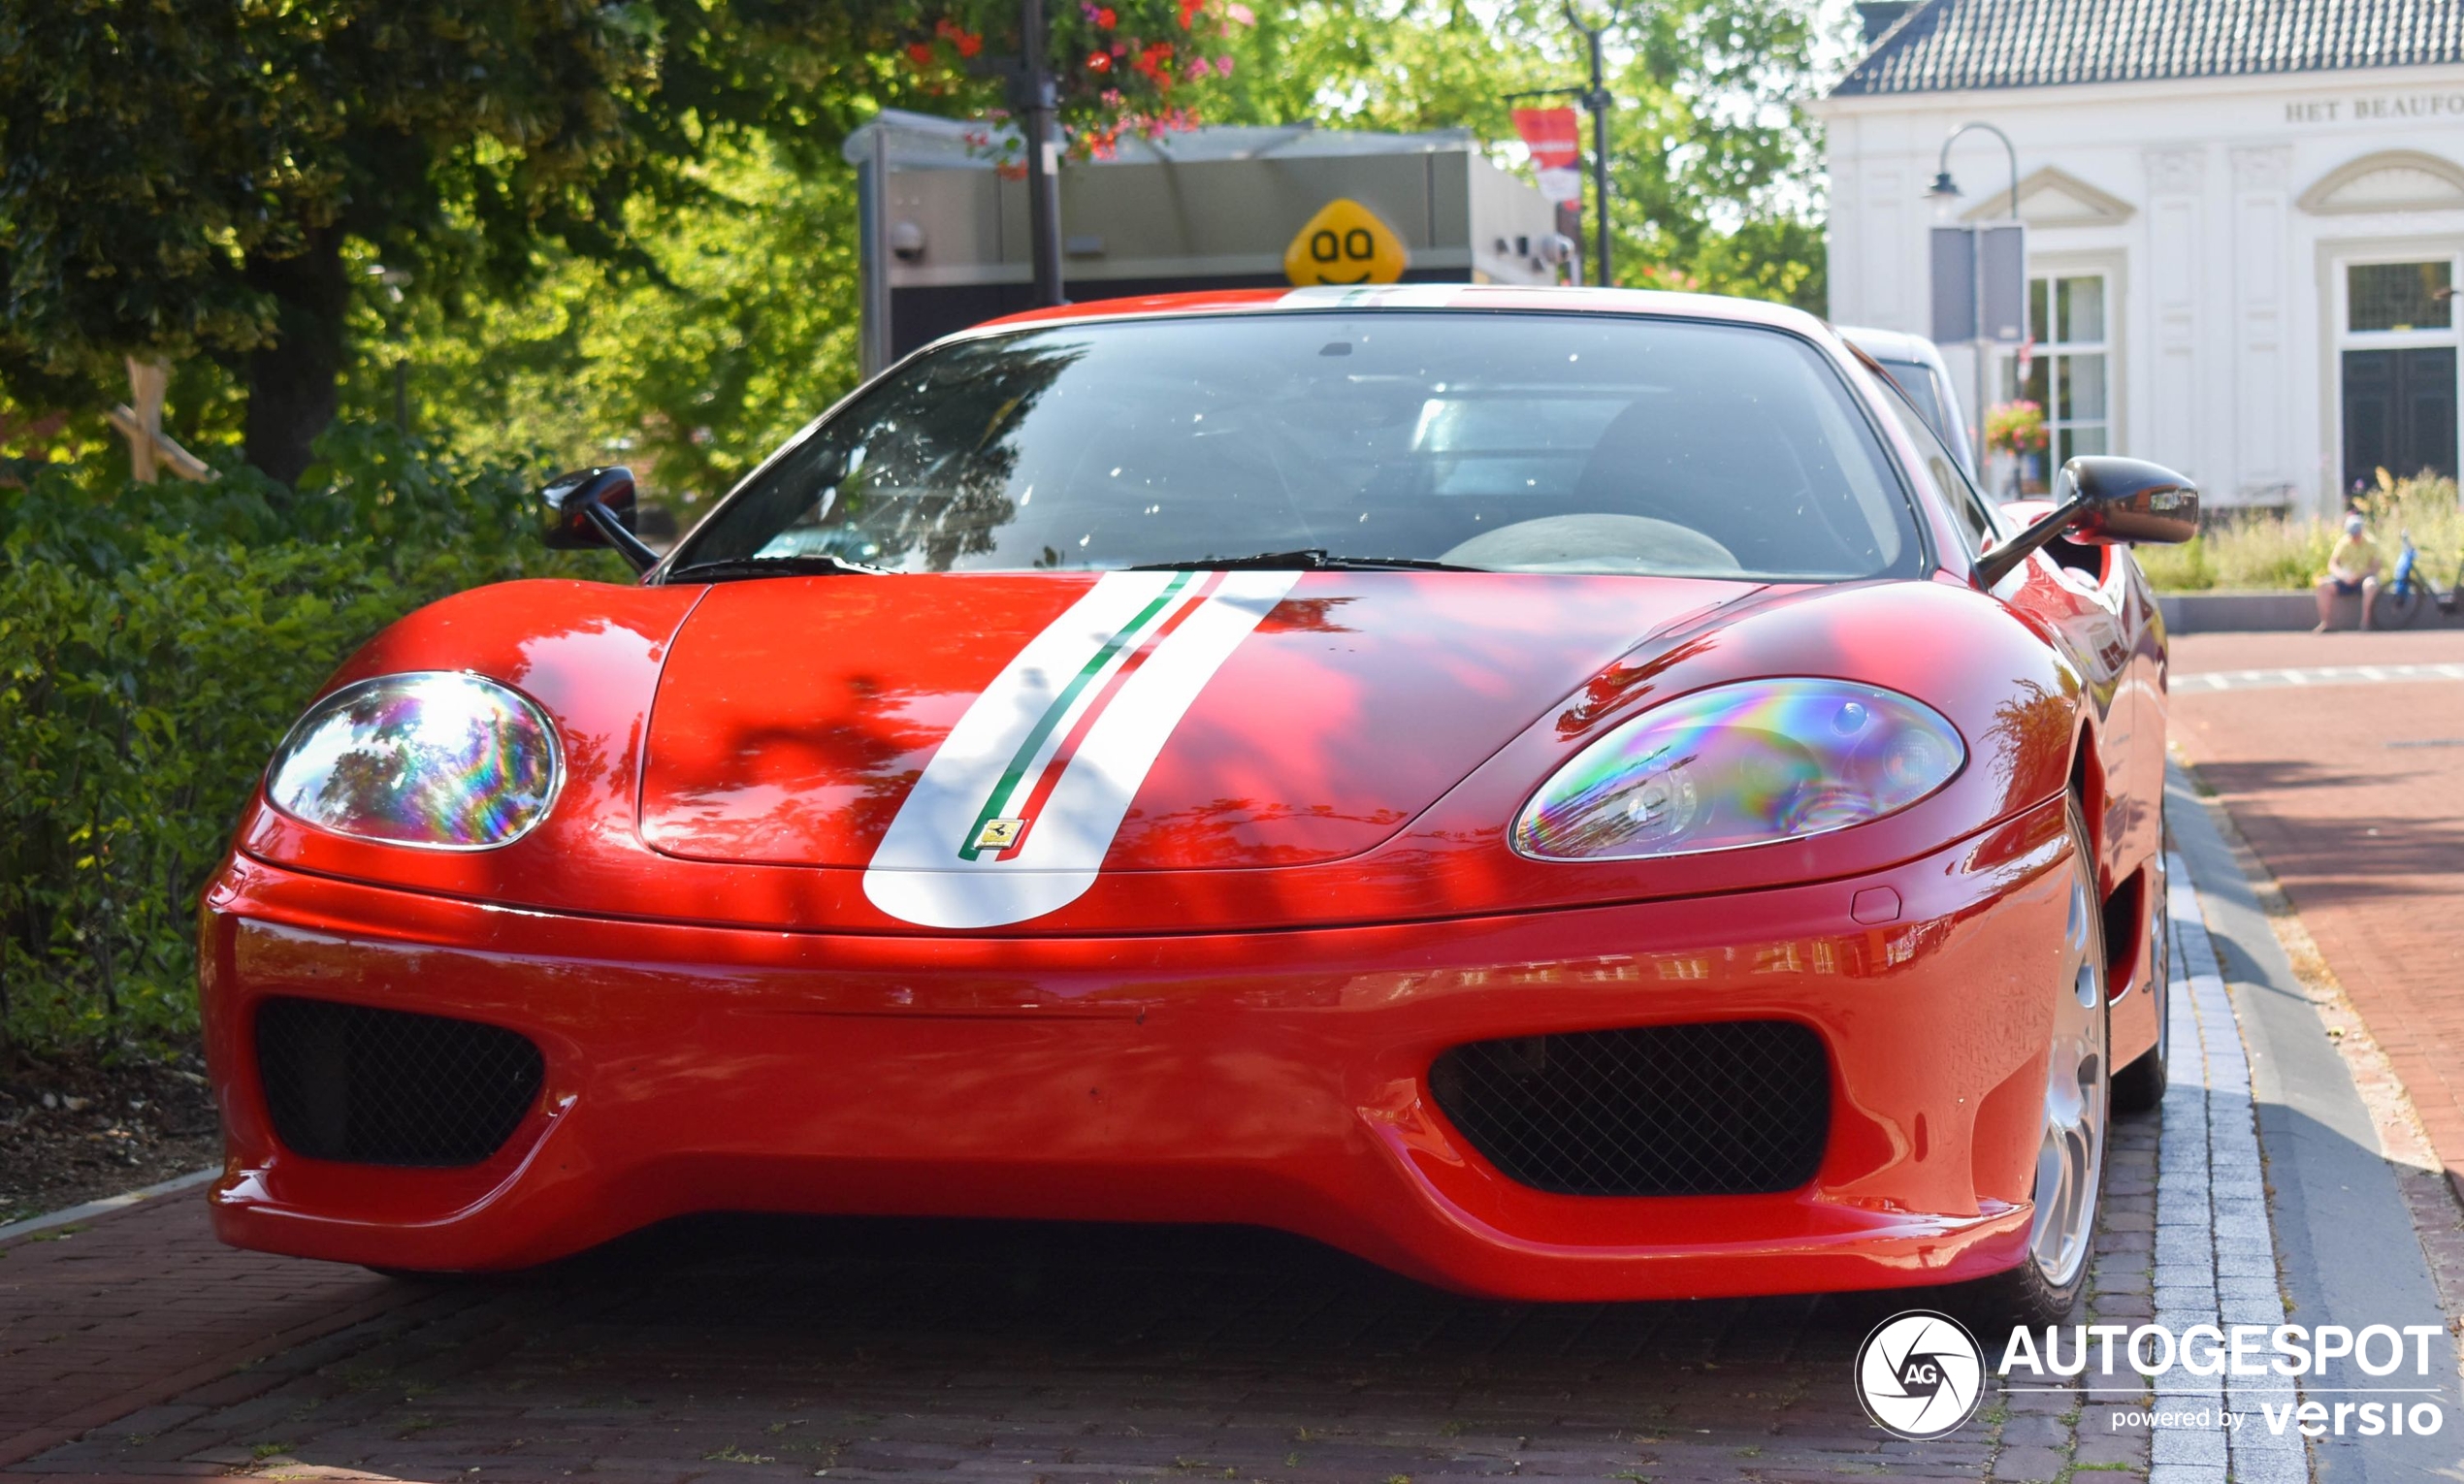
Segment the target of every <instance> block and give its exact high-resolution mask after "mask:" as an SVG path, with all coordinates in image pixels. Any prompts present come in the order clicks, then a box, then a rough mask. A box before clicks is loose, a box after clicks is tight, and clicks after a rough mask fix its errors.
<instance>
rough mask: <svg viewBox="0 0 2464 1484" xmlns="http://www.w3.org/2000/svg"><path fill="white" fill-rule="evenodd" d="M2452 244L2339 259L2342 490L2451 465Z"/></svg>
mask: <svg viewBox="0 0 2464 1484" xmlns="http://www.w3.org/2000/svg"><path fill="white" fill-rule="evenodd" d="M2457 268H2458V261H2457V257H2456V255H2455V254H2453V253H2409V254H2405V255H2402V256H2391V257H2386V258H2379V257H2356V258H2349V259H2346V260H2344V261H2342V262H2340V263H2338V264H2337V270H2338V271H2337V274H2336V289H2337V298H2338V300H2339V303H2338V305H2337V306H2336V324H2337V335H2336V352H2337V353H2336V363H2337V364H2336V376H2337V382H2338V388H2337V418H2338V422H2339V423H2340V424H2341V428H2340V440H2341V442H2342V443H2343V449H2342V458H2341V460H2340V461H2339V462H2340V464H2341V477H2342V480H2343V487H2344V491H2345V493H2346V494H2347V495H2348V496H2354V495H2361V494H2366V493H2368V492H2369V491H2370V490H2371V489H2372V488H2373V487H2374V486H2375V485H2376V484H2377V483H2378V480H2379V476H2380V471H2381V470H2385V472H2386V476H2387V477H2388V478H2391V479H2401V478H2406V477H2408V476H2411V475H2414V474H2419V473H2425V472H2426V473H2431V474H2438V475H2444V476H2447V477H2448V478H2452V477H2454V474H2455V471H2456V463H2457V460H2456V453H2457V450H2456V436H2455V432H2456V414H2457V401H2456V382H2457V376H2456V356H2457V351H2458V348H2459V336H2458V334H2457V325H2456V317H2457V316H2456V312H2455V287H2456V277H2457Z"/></svg>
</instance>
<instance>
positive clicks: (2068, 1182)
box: [1958, 798, 2113, 1348]
mask: <svg viewBox="0 0 2464 1484" xmlns="http://www.w3.org/2000/svg"><path fill="white" fill-rule="evenodd" d="M2070 855H2071V899H2070V919H2069V922H2068V923H2067V925H2066V926H2065V928H2064V930H2063V933H2062V949H2063V952H2062V956H2061V964H2062V968H2061V970H2060V972H2059V973H2058V975H2057V976H2056V986H2055V989H2054V992H2055V996H2056V998H2055V1001H2054V1027H2053V1044H2052V1048H2051V1054H2050V1056H2049V1058H2048V1065H2047V1068H2046V1086H2045V1104H2044V1123H2043V1133H2042V1135H2041V1138H2040V1142H2039V1145H2038V1149H2037V1160H2036V1185H2035V1189H2034V1190H2033V1192H2032V1193H2031V1195H2032V1199H2031V1201H2030V1206H2031V1215H2030V1217H2029V1221H2028V1228H2027V1256H2026V1259H2025V1260H2023V1261H2022V1262H2021V1263H2020V1265H2019V1266H2018V1267H2016V1268H2013V1269H2012V1270H2011V1271H2009V1272H2008V1273H2002V1274H1995V1275H1994V1276H1993V1277H1989V1278H1981V1279H1979V1280H1978V1281H1976V1282H1974V1283H1970V1284H1966V1285H1964V1290H1965V1291H1964V1292H1961V1293H1960V1294H1959V1300H1958V1304H1959V1307H1961V1308H1962V1309H1964V1310H1965V1311H1966V1312H1967V1313H1968V1314H1970V1315H1973V1316H1974V1317H1975V1319H1976V1320H1977V1321H1978V1322H1979V1324H1980V1325H1981V1326H1983V1327H1984V1328H1986V1329H1988V1330H1994V1329H2000V1328H2006V1327H2010V1326H2015V1325H2026V1326H2029V1327H2031V1328H2033V1327H2038V1326H2043V1325H2048V1324H2058V1323H2059V1322H2060V1321H2061V1320H2062V1319H2063V1318H2064V1317H2066V1316H2067V1315H2068V1314H2069V1313H2070V1311H2071V1309H2072V1308H2073V1307H2075V1306H2076V1305H2077V1304H2078V1303H2079V1296H2080V1295H2081V1294H2082V1293H2083V1292H2085V1291H2086V1290H2087V1287H2088V1267H2089V1258H2090V1257H2091V1256H2092V1255H2093V1252H2094V1248H2095V1238H2096V1212H2097V1210H2098V1207H2099V1204H2100V1202H2101V1199H2102V1197H2103V1194H2104V1169H2105V1146H2106V1143H2107V1138H2106V1136H2107V1134H2108V1132H2109V1131H2110V1127H2111V1124H2112V1111H2113V1098H2112V1088H2113V1070H2112V1066H2111V1064H2110V1058H2109V1056H2108V1052H2109V1050H2110V1048H2111V1047H2112V1045H2113V1012H2112V1007H2111V1006H2110V1005H2109V1004H2107V1002H2106V984H2105V977H2106V976H2105V951H2104V950H2105V945H2104V930H2103V914H2102V913H2101V912H2100V911H2099V910H2098V903H2097V899H2096V892H2095V881H2096V864H2095V856H2094V855H2093V853H2092V852H2091V850H2090V848H2089V844H2088V825H2087V822H2086V819H2085V817H2084V816H2083V815H2082V814H2081V813H2080V809H2079V801H2078V800H2077V799H2076V798H2073V799H2072V800H2071V801H2070ZM1989 1348H1990V1346H1989Z"/></svg>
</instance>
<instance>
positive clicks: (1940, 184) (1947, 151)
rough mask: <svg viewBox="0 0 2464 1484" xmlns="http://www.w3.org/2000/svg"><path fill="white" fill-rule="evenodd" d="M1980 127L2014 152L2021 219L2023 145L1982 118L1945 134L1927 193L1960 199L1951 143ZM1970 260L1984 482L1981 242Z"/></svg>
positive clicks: (2009, 205)
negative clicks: (2020, 179) (2020, 181)
mask: <svg viewBox="0 0 2464 1484" xmlns="http://www.w3.org/2000/svg"><path fill="white" fill-rule="evenodd" d="M1978 129H1982V130H1984V131H1985V132H1986V133H1988V134H1991V135H1993V136H1994V138H1995V139H1998V140H2000V141H2001V142H2002V149H2003V152H2004V153H2006V154H2008V155H2009V156H2010V164H2011V194H2010V199H2009V200H2008V201H2007V202H2006V203H2005V207H2006V210H2007V212H2008V215H2009V217H2010V219H2011V220H2012V221H2014V222H2016V221H2018V220H2019V146H2018V145H2014V144H2012V143H2011V137H2010V136H2009V135H2007V134H2005V133H2003V132H2002V131H2001V130H2000V129H1997V128H1995V127H1994V125H1992V124H1990V123H1986V122H1984V121H1983V120H1981V119H1978V120H1974V121H1971V122H1968V123H1963V124H1961V125H1960V126H1959V127H1958V128H1956V129H1953V130H1952V131H1951V132H1950V134H1949V135H1947V136H1945V137H1944V139H1943V141H1942V154H1941V157H1940V158H1939V159H1938V160H1936V161H1935V162H1934V172H1933V184H1932V185H1931V186H1930V187H1929V188H1928V189H1927V190H1926V195H1927V197H1929V199H1931V200H1933V201H1935V202H1937V203H1940V204H1942V205H1944V206H1948V205H1949V204H1950V203H1952V202H1954V201H1957V200H1959V199H1960V186H1959V182H1958V181H1956V180H1953V179H1952V178H1951V146H1952V145H1956V144H1958V143H1959V142H1960V136H1961V135H1963V134H1967V133H1970V132H1973V131H1975V130H1978ZM1971 242H1973V239H1972V238H1971ZM1968 261H1969V264H1970V269H1971V271H1970V273H1969V277H1970V278H1971V279H1973V280H1974V289H1975V295H1976V305H1975V314H1976V342H1975V343H1976V448H1975V452H1974V454H1973V455H1972V457H1973V458H1974V459H1975V460H1976V478H1977V482H1978V483H1980V484H1982V483H1983V482H1984V480H1985V356H1986V349H1985V347H1986V346H1987V344H1988V343H1990V342H1989V341H1988V340H1987V339H1986V337H1985V253H1984V251H1983V248H1982V244H1981V243H1980V244H1974V245H1972V247H1971V250H1970V256H1969V260H1968Z"/></svg>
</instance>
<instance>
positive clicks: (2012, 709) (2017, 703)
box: [1986, 680, 2072, 793]
mask: <svg viewBox="0 0 2464 1484" xmlns="http://www.w3.org/2000/svg"><path fill="white" fill-rule="evenodd" d="M2071 725H2072V723H2071V706H2070V698H2069V696H2068V695H2057V694H2054V693H2053V692H2051V691H2049V690H2047V689H2046V688H2045V687H2044V686H2042V685H2040V684H2038V683H2037V682H2035V681H2033V680H2021V681H2020V682H2019V683H2018V687H2017V689H2016V690H2015V691H2013V692H2012V694H2010V695H2009V696H2007V697H2006V698H2004V699H2003V700H2002V701H2001V702H2000V703H1999V704H1997V705H1996V706H1994V725H1993V726H1991V727H1988V728H1987V730H1986V737H1987V739H1988V740H1989V741H1990V743H1991V744H1992V745H1991V747H1990V748H1989V749H1988V751H1987V757H1986V762H1987V765H1988V766H1990V767H1991V768H1993V770H1994V778H1995V779H1996V780H1998V781H1999V782H2000V784H2001V786H2002V789H2003V790H2004V792H2005V793H2007V792H2008V791H2009V790H2010V789H2011V787H2012V786H2013V785H2014V784H2015V783H2016V782H2017V781H2018V779H2019V775H2020V769H2021V767H2022V766H2023V765H2025V763H2026V759H2027V758H2042V757H2049V756H2051V757H2060V756H2064V755H2066V754H2068V752H2069V751H2070V729H2071Z"/></svg>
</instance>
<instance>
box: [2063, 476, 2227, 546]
mask: <svg viewBox="0 0 2464 1484" xmlns="http://www.w3.org/2000/svg"><path fill="white" fill-rule="evenodd" d="M2054 502H2055V504H2056V505H2058V506H2067V505H2071V504H2073V503H2076V504H2078V505H2079V507H2080V508H2079V512H2078V516H2077V518H2076V519H2074V520H2073V521H2072V522H2071V523H2070V528H2069V529H2068V530H2066V531H2064V532H2062V534H2063V535H2065V536H2067V537H2069V538H2070V539H2071V540H2074V541H2078V542H2080V543H2082V544H2083V545H2089V546H2119V545H2123V544H2125V543H2128V542H2134V541H2144V542H2147V543H2149V544H2151V545H2165V546H2170V545H2173V544H2175V543H2177V542H2182V541H2187V540H2188V539H2189V538H2190V537H2192V536H2194V535H2197V534H2198V533H2199V491H2198V486H2196V485H2194V484H2192V483H2190V481H2188V479H2185V478H2183V477H2182V476H2181V475H2180V474H2177V473H2175V472H2174V471H2173V470H2171V469H2169V468H2165V467H2164V466H2162V465H2160V464H2150V463H2147V462H2146V461H2145V460H2141V459H2115V458H2107V457H2102V456H2089V455H2083V456H2081V457H2079V458H2076V459H2073V460H2071V461H2070V462H2069V463H2067V464H2065V465H2063V466H2062V467H2061V473H2060V475H2059V482H2058V483H2057V484H2056V485H2055V500H2054Z"/></svg>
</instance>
